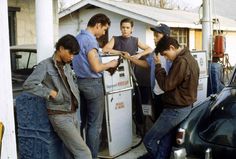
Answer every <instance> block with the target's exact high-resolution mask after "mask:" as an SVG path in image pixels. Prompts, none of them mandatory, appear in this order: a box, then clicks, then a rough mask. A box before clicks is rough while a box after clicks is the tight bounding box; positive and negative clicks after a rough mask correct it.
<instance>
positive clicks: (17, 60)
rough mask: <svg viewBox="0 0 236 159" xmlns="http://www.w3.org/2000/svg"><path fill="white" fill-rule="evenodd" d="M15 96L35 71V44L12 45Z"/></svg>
mask: <svg viewBox="0 0 236 159" xmlns="http://www.w3.org/2000/svg"><path fill="white" fill-rule="evenodd" d="M10 53H11V70H12V86H13V97H14V98H15V97H16V96H17V95H19V94H20V93H21V92H22V91H23V88H22V85H23V83H24V81H25V80H26V79H27V77H28V76H29V75H30V74H31V73H32V72H33V69H34V66H36V64H37V61H36V60H37V54H36V47H35V45H18V46H11V47H10Z"/></svg>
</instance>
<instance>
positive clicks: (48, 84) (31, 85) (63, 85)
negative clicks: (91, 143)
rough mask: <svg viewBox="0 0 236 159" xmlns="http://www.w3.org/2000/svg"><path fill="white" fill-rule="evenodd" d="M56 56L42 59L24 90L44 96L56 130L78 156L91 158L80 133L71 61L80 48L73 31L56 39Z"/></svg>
mask: <svg viewBox="0 0 236 159" xmlns="http://www.w3.org/2000/svg"><path fill="white" fill-rule="evenodd" d="M55 48H56V51H55V53H54V55H53V57H50V58H47V59H46V60H43V61H42V62H40V63H39V64H38V65H37V67H36V68H35V70H34V71H33V73H32V74H31V75H30V76H29V77H28V79H27V80H26V81H25V82H24V84H23V88H24V90H25V91H27V92H29V93H32V94H35V95H37V96H40V97H43V98H45V99H46V101H47V112H48V116H49V120H50V122H51V124H52V126H53V128H54V131H55V132H56V133H57V134H58V136H59V137H60V138H61V140H62V141H63V143H64V144H65V146H66V147H67V149H68V150H69V151H70V152H71V153H72V155H73V157H74V158H75V159H85V158H86V159H90V158H92V156H91V152H90V151H89V148H88V147H87V145H86V144H85V142H84V140H83V139H82V137H81V135H80V122H79V121H78V117H77V115H76V111H77V109H78V107H79V106H80V103H79V102H80V99H79V91H78V89H77V86H76V84H75V82H74V79H73V75H72V70H71V67H70V63H71V61H72V59H73V57H74V55H75V54H77V53H78V52H79V49H80V47H79V45H78V43H77V41H76V38H75V37H74V36H72V35H65V36H63V37H62V38H60V39H59V40H58V42H57V43H56V46H55Z"/></svg>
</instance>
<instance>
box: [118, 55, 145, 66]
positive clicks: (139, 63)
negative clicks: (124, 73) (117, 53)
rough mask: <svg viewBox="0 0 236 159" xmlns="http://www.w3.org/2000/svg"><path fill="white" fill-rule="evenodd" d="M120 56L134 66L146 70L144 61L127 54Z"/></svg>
mask: <svg viewBox="0 0 236 159" xmlns="http://www.w3.org/2000/svg"><path fill="white" fill-rule="evenodd" d="M122 56H123V57H124V58H126V59H128V60H130V61H131V62H132V63H134V64H135V65H138V66H140V67H143V68H148V67H149V65H148V62H147V61H146V60H140V59H136V58H135V57H133V56H130V55H129V54H128V53H127V52H122Z"/></svg>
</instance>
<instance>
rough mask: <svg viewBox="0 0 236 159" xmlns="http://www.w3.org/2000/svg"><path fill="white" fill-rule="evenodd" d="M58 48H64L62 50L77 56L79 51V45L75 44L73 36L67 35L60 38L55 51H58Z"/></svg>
mask: <svg viewBox="0 0 236 159" xmlns="http://www.w3.org/2000/svg"><path fill="white" fill-rule="evenodd" d="M60 46H62V47H64V49H67V50H69V51H70V52H71V53H73V54H78V53H79V51H80V46H79V43H78V42H77V40H76V38H75V37H74V36H73V35H70V34H67V35H65V36H63V37H61V38H60V39H59V40H58V41H57V43H56V45H55V48H56V50H59V48H60Z"/></svg>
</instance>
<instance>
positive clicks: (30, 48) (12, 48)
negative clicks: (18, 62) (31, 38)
mask: <svg viewBox="0 0 236 159" xmlns="http://www.w3.org/2000/svg"><path fill="white" fill-rule="evenodd" d="M10 51H11V52H17V51H25V52H34V53H36V52H37V51H36V44H23V45H13V46H10Z"/></svg>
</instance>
